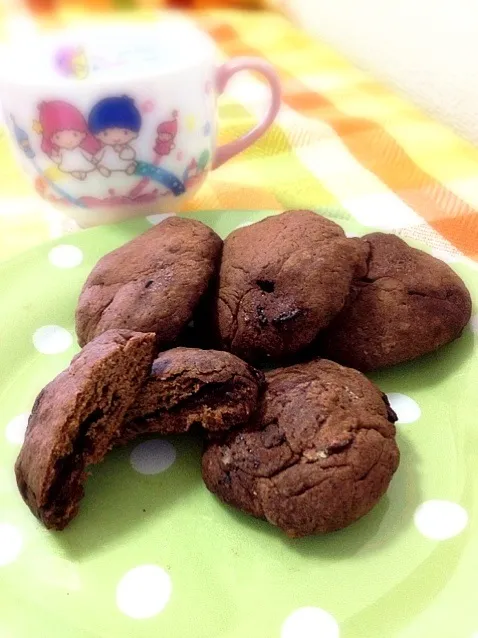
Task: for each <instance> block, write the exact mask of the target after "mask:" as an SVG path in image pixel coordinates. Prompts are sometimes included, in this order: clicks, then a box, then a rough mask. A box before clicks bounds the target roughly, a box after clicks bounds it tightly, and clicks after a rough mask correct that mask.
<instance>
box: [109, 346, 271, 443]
mask: <svg viewBox="0 0 478 638" xmlns="http://www.w3.org/2000/svg"><path fill="white" fill-rule="evenodd" d="M263 385H264V375H263V373H262V372H260V371H259V370H256V369H255V368H253V367H252V366H250V365H248V364H247V363H245V362H244V361H241V359H238V358H237V357H235V356H234V355H232V354H230V353H229V352H219V351H217V350H199V349H197V348H173V349H172V350H167V351H166V352H162V353H161V354H160V355H159V356H158V357H157V359H156V360H155V361H154V363H153V366H152V370H151V374H150V376H149V377H148V379H147V380H146V382H145V383H144V385H143V387H142V389H141V390H140V392H139V393H138V396H137V398H136V400H135V402H134V404H133V405H132V406H131V408H130V410H129V411H128V413H127V415H126V417H125V420H124V423H123V425H122V427H121V428H120V431H119V432H118V435H117V443H118V444H121V443H126V442H127V441H130V440H132V439H135V438H136V437H137V436H139V435H141V434H150V433H153V432H155V433H161V434H180V433H183V432H188V431H189V430H190V428H191V427H193V426H200V427H201V428H202V429H204V430H207V431H208V432H211V433H218V432H224V431H225V430H229V429H231V428H235V427H238V426H240V425H244V424H245V423H247V422H248V421H249V419H250V418H251V416H252V415H253V413H254V412H255V410H256V409H257V406H258V402H259V396H260V392H261V390H262V387H263Z"/></svg>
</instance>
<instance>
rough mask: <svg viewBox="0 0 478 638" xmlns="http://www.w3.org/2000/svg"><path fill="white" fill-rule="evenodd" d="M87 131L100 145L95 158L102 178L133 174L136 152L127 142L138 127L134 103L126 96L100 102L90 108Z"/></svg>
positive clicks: (136, 133)
mask: <svg viewBox="0 0 478 638" xmlns="http://www.w3.org/2000/svg"><path fill="white" fill-rule="evenodd" d="M88 128H89V129H90V132H91V133H92V134H93V135H94V136H95V137H96V139H97V140H98V141H99V142H101V144H102V148H101V149H100V150H99V151H98V153H97V154H96V155H95V159H96V160H97V168H98V170H99V171H100V173H101V174H102V175H104V176H105V177H109V176H110V175H111V173H113V172H123V173H126V174H127V175H132V174H133V173H134V172H135V170H136V161H135V160H136V152H135V150H134V148H133V147H132V146H131V144H130V143H131V142H132V141H133V140H134V139H136V138H137V137H138V133H139V130H140V128H141V115H140V112H139V111H138V109H137V108H136V105H135V103H134V100H133V99H132V98H130V97H128V96H127V95H123V96H121V97H107V98H105V99H104V100H100V101H99V102H98V103H97V104H95V106H94V107H93V108H92V109H91V113H90V115H89V117H88Z"/></svg>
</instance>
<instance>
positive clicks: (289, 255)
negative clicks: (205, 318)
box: [214, 210, 366, 362]
mask: <svg viewBox="0 0 478 638" xmlns="http://www.w3.org/2000/svg"><path fill="white" fill-rule="evenodd" d="M365 252H366V251H365V250H364V247H363V245H361V242H360V241H359V240H356V239H347V238H346V237H345V235H344V232H343V230H342V229H341V228H340V226H338V225H337V224H335V223H334V222H332V221H330V220H328V219H325V218H324V217H321V216H320V215H316V214H315V213H313V212H311V211H307V210H298V211H288V212H286V213H283V214H281V215H275V216H273V217H268V218H267V219H265V220H263V221H261V222H259V223H257V224H253V225H251V226H247V227H245V228H240V229H238V230H236V231H235V232H233V233H232V234H231V235H229V237H227V239H226V240H225V242H224V249H223V257H222V263H221V269H220V274H219V288H218V292H217V298H216V301H215V304H214V322H215V324H216V325H217V331H218V334H219V338H220V342H221V344H222V347H224V348H225V349H226V350H230V351H231V352H233V353H234V354H237V355H238V356H240V357H241V358H243V359H246V360H247V361H251V362H255V361H261V360H264V359H267V358H268V357H271V358H273V359H276V360H280V359H283V358H285V357H287V356H289V355H293V354H295V353H297V352H299V351H300V350H302V349H303V348H305V347H306V346H308V345H309V344H310V343H311V342H312V341H313V340H314V339H315V338H316V337H317V335H318V333H319V331H320V330H322V329H323V328H324V327H325V326H327V325H328V324H329V323H330V321H331V320H332V318H333V317H334V316H335V315H336V314H337V313H338V312H339V311H340V310H341V309H342V307H343V305H344V303H345V300H346V298H347V295H348V293H349V289H350V284H351V281H352V279H353V277H354V276H362V275H363V274H364V273H365Z"/></svg>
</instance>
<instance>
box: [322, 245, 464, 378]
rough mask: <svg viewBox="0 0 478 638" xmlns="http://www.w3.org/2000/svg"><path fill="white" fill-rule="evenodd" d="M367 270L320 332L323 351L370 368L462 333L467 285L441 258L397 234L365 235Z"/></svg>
mask: <svg viewBox="0 0 478 638" xmlns="http://www.w3.org/2000/svg"><path fill="white" fill-rule="evenodd" d="M363 242H364V244H365V245H366V246H367V250H368V252H369V257H368V272H367V275H366V276H365V277H363V278H362V279H359V280H358V281H356V282H354V284H353V286H352V290H351V294H350V297H349V300H348V302H347V304H346V306H345V307H344V309H343V311H342V312H341V313H340V315H338V316H337V317H336V318H335V319H334V321H333V322H332V324H331V325H330V326H329V328H328V330H326V332H325V333H324V334H323V336H321V342H320V346H319V348H320V352H321V354H324V356H327V357H329V358H330V359H334V360H335V361H339V362H340V363H343V364H345V365H349V366H351V367H353V368H357V369H359V370H364V371H367V370H374V369H376V368H381V367H383V366H390V365H394V364H396V363H401V362H403V361H408V360H410V359H414V358H415V357H419V356H420V355H423V354H426V353H427V352H432V351H433V350H436V349H437V348H439V347H440V346H443V345H444V344H446V343H448V342H449V341H452V340H453V339H456V338H457V337H459V336H460V334H461V332H462V330H463V328H464V327H465V326H466V324H467V323H468V321H469V319H470V316H471V298H470V293H469V292H468V290H467V289H466V286H465V284H464V283H463V282H462V281H461V279H460V278H459V277H458V275H457V274H456V273H455V272H454V271H453V270H452V269H451V268H450V267H449V266H448V265H447V264H445V263H444V262H442V261H440V260H439V259H436V258H435V257H432V256H431V255H428V254H426V253H424V252H422V251H421V250H417V249H415V248H411V247H410V246H408V245H407V244H406V243H405V242H404V241H403V240H402V239H400V238H399V237H396V236H395V235H387V234H383V233H372V234H371V235H366V236H365V237H364V238H363Z"/></svg>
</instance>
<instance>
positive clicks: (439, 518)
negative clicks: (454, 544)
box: [413, 500, 468, 541]
mask: <svg viewBox="0 0 478 638" xmlns="http://www.w3.org/2000/svg"><path fill="white" fill-rule="evenodd" d="M413 520H414V523H415V526H416V528H417V529H418V531H419V532H420V533H421V534H423V536H426V537H427V538H430V539H432V540H436V541H444V540H446V539H447V538H453V536H457V535H458V534H460V533H461V532H462V531H463V530H464V529H465V527H466V526H467V524H468V513H467V511H466V510H465V508H464V507H462V506H461V505H458V503H453V501H442V500H431V501H425V502H424V503H422V504H421V505H420V506H419V507H417V509H416V510H415V514H414V516H413Z"/></svg>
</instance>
